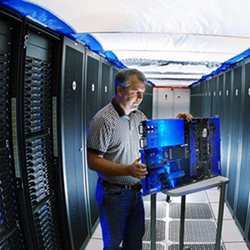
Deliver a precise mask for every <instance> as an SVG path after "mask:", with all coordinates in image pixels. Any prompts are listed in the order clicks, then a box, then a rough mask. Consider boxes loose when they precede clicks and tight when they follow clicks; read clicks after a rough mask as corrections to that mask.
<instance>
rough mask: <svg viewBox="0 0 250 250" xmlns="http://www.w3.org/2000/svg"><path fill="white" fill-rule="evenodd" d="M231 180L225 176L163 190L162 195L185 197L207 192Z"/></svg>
mask: <svg viewBox="0 0 250 250" xmlns="http://www.w3.org/2000/svg"><path fill="white" fill-rule="evenodd" d="M228 182H229V179H228V178H227V177H224V176H216V177H212V178H210V179H207V180H203V181H199V182H196V183H193V184H189V185H186V186H183V187H179V188H175V189H171V190H163V191H162V193H164V194H167V195H169V196H183V195H187V194H191V193H195V192H200V191H203V190H207V189H210V188H213V187H216V186H218V185H220V184H222V183H225V184H226V183H228Z"/></svg>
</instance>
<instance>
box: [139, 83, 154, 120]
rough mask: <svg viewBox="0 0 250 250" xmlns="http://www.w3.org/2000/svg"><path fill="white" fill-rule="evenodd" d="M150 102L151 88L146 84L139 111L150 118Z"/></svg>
mask: <svg viewBox="0 0 250 250" xmlns="http://www.w3.org/2000/svg"><path fill="white" fill-rule="evenodd" d="M152 102H153V87H152V85H151V84H148V83H147V84H146V91H145V93H144V98H143V101H142V103H141V105H140V107H139V109H140V110H142V111H143V113H144V114H145V115H146V116H147V118H149V119H150V118H152V105H153V104H152Z"/></svg>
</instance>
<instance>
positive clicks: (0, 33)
mask: <svg viewBox="0 0 250 250" xmlns="http://www.w3.org/2000/svg"><path fill="white" fill-rule="evenodd" d="M14 31H15V30H14V28H13V26H12V24H11V23H10V22H8V21H7V20H4V19H2V17H1V16H0V162H1V166H0V249H10V250H14V249H15V250H21V249H23V250H24V249H25V245H26V242H24V239H23V234H22V231H21V230H20V226H21V220H20V219H21V217H20V213H19V210H18V207H19V204H18V194H17V185H16V184H17V179H16V175H15V169H14V154H13V153H14V152H13V151H14V149H13V144H12V124H11V117H12V113H11V111H12V109H11V104H12V102H11V92H12V91H11V89H12V88H13V87H14V86H13V85H12V81H11V78H12V72H13V69H14V65H15V63H14V62H13V60H12V58H13V54H14V45H12V40H13V32H14ZM14 103H15V102H14V101H13V104H14ZM21 228H23V227H21Z"/></svg>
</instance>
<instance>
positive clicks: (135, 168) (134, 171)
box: [128, 158, 148, 179]
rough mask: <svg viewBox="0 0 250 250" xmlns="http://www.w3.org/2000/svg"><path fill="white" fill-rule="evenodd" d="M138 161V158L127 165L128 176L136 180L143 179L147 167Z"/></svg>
mask: <svg viewBox="0 0 250 250" xmlns="http://www.w3.org/2000/svg"><path fill="white" fill-rule="evenodd" d="M139 161H140V158H139V159H136V160H135V161H134V162H133V163H132V164H131V165H128V174H129V175H130V176H133V177H136V178H138V179H143V178H145V177H146V175H147V174H148V172H147V167H146V165H145V164H142V163H140V162H139Z"/></svg>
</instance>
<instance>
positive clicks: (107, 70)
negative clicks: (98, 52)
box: [100, 59, 112, 107]
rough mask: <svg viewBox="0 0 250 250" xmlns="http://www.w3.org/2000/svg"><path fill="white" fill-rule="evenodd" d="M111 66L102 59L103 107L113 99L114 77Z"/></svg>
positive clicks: (101, 88)
mask: <svg viewBox="0 0 250 250" xmlns="http://www.w3.org/2000/svg"><path fill="white" fill-rule="evenodd" d="M111 73H112V71H111V65H110V64H109V63H108V62H106V61H105V60H104V59H101V83H100V90H101V96H100V98H101V100H100V102H101V103H100V104H101V107H104V106H105V105H106V104H108V103H109V102H110V101H111V99H112V75H111Z"/></svg>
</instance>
